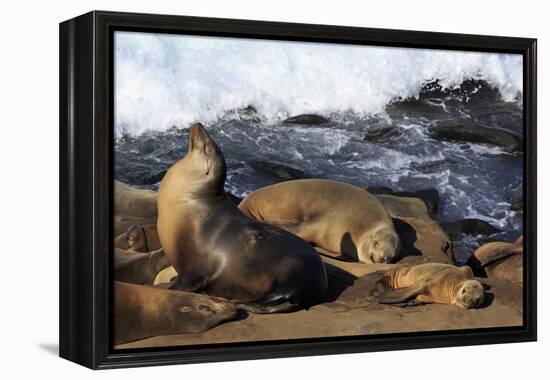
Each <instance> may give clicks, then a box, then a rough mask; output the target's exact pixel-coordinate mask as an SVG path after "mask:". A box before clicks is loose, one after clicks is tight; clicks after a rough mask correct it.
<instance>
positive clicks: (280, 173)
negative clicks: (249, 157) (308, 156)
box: [250, 161, 304, 181]
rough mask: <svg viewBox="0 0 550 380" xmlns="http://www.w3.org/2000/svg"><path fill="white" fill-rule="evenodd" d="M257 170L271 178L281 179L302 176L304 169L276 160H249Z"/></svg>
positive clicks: (286, 179)
mask: <svg viewBox="0 0 550 380" xmlns="http://www.w3.org/2000/svg"><path fill="white" fill-rule="evenodd" d="M250 166H252V167H253V168H254V169H256V170H257V171H259V172H261V173H263V174H266V175H268V176H269V177H271V178H274V179H276V180H281V181H288V180H292V179H300V178H304V171H303V170H301V169H298V168H296V167H292V166H289V165H287V164H284V163H281V162H276V161H251V162H250Z"/></svg>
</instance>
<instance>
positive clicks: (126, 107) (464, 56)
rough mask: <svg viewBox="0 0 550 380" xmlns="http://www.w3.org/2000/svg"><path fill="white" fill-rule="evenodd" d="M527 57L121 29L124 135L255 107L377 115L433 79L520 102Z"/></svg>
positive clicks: (119, 126)
mask: <svg viewBox="0 0 550 380" xmlns="http://www.w3.org/2000/svg"><path fill="white" fill-rule="evenodd" d="M522 64H523V61H522V56H521V55H514V54H497V53H477V52H455V51H445V50H433V49H411V48H388V47H374V46H359V45H336V44H326V43H301V42H281V41H268V40H252V39H241V38H220V37H199V36H181V35H164V34H151V33H138V32H116V34H115V131H116V132H115V133H116V135H117V136H121V135H122V134H129V135H139V134H141V133H143V132H145V131H164V130H167V129H169V128H170V127H172V126H178V127H180V128H185V127H187V126H188V125H189V124H190V123H192V122H195V121H199V120H200V121H202V122H205V123H211V122H215V121H216V120H218V119H220V118H221V117H222V116H224V115H225V114H226V113H227V112H229V111H231V110H236V109H241V108H245V107H247V106H249V105H252V106H253V107H254V108H255V109H256V110H257V111H258V113H259V114H261V115H263V116H264V117H265V118H266V119H267V120H280V119H281V118H284V117H287V116H290V115H296V114H301V113H321V114H330V113H334V112H345V111H352V112H354V113H357V114H377V113H383V112H384V110H385V107H386V106H387V105H388V104H390V103H391V102H393V101H395V100H396V99H407V98H417V97H418V96H419V94H420V92H421V91H422V89H423V87H424V86H425V85H426V83H429V82H433V81H437V83H438V85H439V86H441V88H442V89H453V88H457V87H458V86H460V85H461V84H462V83H463V82H465V81H468V80H478V81H484V82H486V83H487V84H488V85H489V86H490V87H493V88H496V89H497V90H498V92H499V93H500V96H501V99H502V100H503V101H505V102H510V101H514V100H516V99H518V97H519V96H520V95H521V94H522V78H523V74H522ZM470 91H471V92H472V94H473V93H475V92H476V91H478V89H477V88H475V87H474V88H473V89H471V90H470ZM466 100H467V99H466ZM441 106H442V107H443V106H444V103H441Z"/></svg>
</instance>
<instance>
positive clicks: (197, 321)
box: [113, 281, 236, 344]
mask: <svg viewBox="0 0 550 380" xmlns="http://www.w3.org/2000/svg"><path fill="white" fill-rule="evenodd" d="M235 315H236V310H235V306H234V305H233V304H232V303H230V302H228V301H226V300H223V299H221V298H213V297H208V296H205V295H202V294H195V293H188V292H180V291H176V290H165V289H156V288H151V287H148V286H143V285H134V284H127V283H124V282H118V281H115V285H114V331H113V333H114V343H115V344H121V343H125V342H131V341H134V340H138V339H143V338H147V337H150V336H157V335H171V334H180V333H197V332H202V331H206V330H209V329H211V328H212V327H214V326H216V325H218V324H220V323H221V322H223V321H226V320H229V319H232V318H234V317H235Z"/></svg>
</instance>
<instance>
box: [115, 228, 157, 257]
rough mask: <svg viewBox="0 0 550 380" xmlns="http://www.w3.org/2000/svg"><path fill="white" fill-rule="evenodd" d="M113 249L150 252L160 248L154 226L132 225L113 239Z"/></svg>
mask: <svg viewBox="0 0 550 380" xmlns="http://www.w3.org/2000/svg"><path fill="white" fill-rule="evenodd" d="M115 248H119V249H126V250H128V251H134V252H150V251H156V250H158V249H160V248H161V246H160V239H159V236H158V231H157V225H156V224H143V225H141V224H134V225H131V226H130V227H129V228H128V230H127V231H126V233H123V234H120V235H119V236H117V237H116V238H115Z"/></svg>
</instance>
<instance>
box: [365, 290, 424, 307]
mask: <svg viewBox="0 0 550 380" xmlns="http://www.w3.org/2000/svg"><path fill="white" fill-rule="evenodd" d="M424 290H425V286H424V285H416V286H409V287H406V288H399V289H390V290H387V291H385V292H383V293H381V294H379V295H378V297H376V302H378V303H388V304H400V303H403V302H406V301H409V300H411V298H415V297H416V296H418V295H419V294H421V293H423V292H424Z"/></svg>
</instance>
